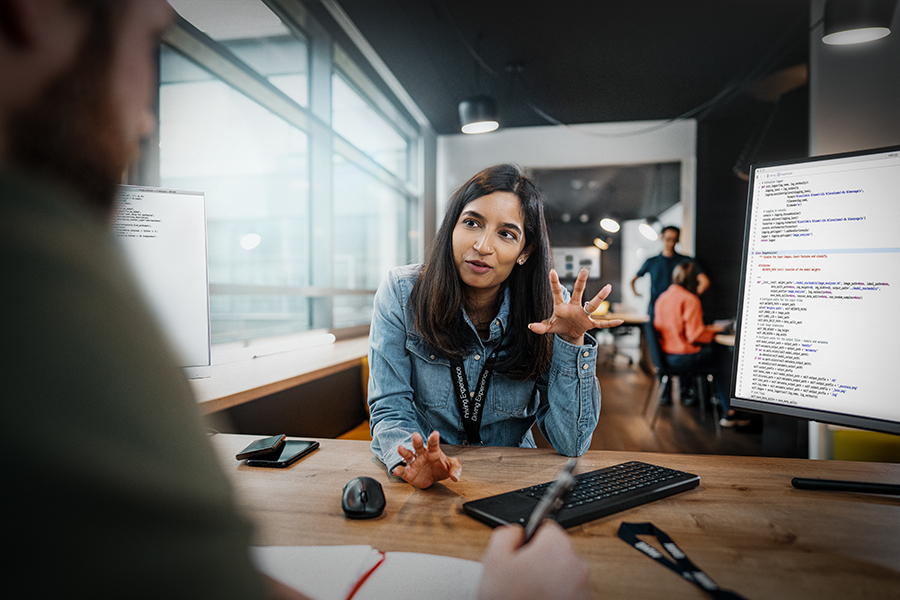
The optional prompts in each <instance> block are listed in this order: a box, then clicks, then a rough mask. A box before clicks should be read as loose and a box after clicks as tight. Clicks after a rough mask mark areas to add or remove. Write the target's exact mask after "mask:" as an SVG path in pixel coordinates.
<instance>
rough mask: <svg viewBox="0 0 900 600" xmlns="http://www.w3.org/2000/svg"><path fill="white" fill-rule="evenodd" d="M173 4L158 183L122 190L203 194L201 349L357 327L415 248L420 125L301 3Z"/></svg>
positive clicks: (164, 57) (194, 0)
mask: <svg viewBox="0 0 900 600" xmlns="http://www.w3.org/2000/svg"><path fill="white" fill-rule="evenodd" d="M172 4H173V6H174V7H175V9H176V10H177V11H178V12H179V14H180V15H181V16H182V17H183V18H184V19H185V21H179V22H178V23H177V24H176V26H175V27H174V28H173V30H172V31H170V32H169V33H167V34H166V38H165V40H164V42H165V43H164V47H163V49H162V51H161V55H160V96H159V111H160V115H159V116H160V118H159V123H160V125H159V154H158V157H157V159H158V165H159V181H158V182H154V181H143V182H134V183H139V184H146V185H161V186H164V187H172V188H178V189H187V190H201V191H204V192H206V198H207V223H208V238H209V283H210V313H211V328H212V341H213V343H214V344H215V343H223V342H229V341H236V340H249V339H256V338H261V337H275V336H285V335H291V334H295V333H300V332H303V331H307V330H311V329H322V328H326V329H341V328H356V327H359V326H364V325H368V324H369V322H370V321H371V314H372V302H373V298H374V293H375V289H376V288H377V287H378V284H379V283H380V282H381V280H382V278H383V277H384V276H385V274H386V273H387V271H388V269H390V268H391V267H394V266H396V265H400V264H405V263H407V262H409V261H410V259H411V257H412V256H416V255H419V254H420V253H421V249H419V248H418V237H416V236H415V234H411V233H410V232H411V231H418V227H416V226H415V225H414V224H415V223H417V222H418V221H417V214H418V204H419V202H420V201H421V197H420V196H419V195H417V193H416V192H414V191H412V190H413V189H414V188H413V182H414V181H415V180H416V177H417V175H416V174H415V172H414V170H413V168H412V163H411V161H410V156H412V155H414V149H415V148H416V144H417V143H418V137H419V136H420V135H421V133H419V132H418V129H417V128H416V126H415V125H414V124H412V123H411V121H410V120H409V119H408V118H405V117H404V116H403V113H402V111H401V110H400V109H399V108H398V107H397V106H396V105H395V104H394V103H393V101H392V100H390V99H389V98H388V97H387V96H385V95H384V94H383V93H382V92H380V91H378V89H377V86H375V85H374V84H373V82H371V81H369V80H368V79H367V78H366V76H365V75H363V74H362V70H361V69H359V67H358V66H357V65H355V64H354V63H353V61H352V59H350V58H349V56H348V55H347V54H346V53H344V52H342V51H341V50H340V49H339V48H338V47H337V45H336V44H334V43H333V41H332V40H331V38H330V35H329V34H328V33H326V32H325V30H324V29H323V28H322V27H321V26H314V27H309V28H308V26H309V24H310V22H311V19H312V17H311V16H310V15H308V14H306V13H305V12H304V9H303V7H302V5H300V4H299V3H298V4H285V5H284V6H283V7H282V8H284V9H285V10H286V13H285V15H286V16H285V17H284V18H285V19H288V20H289V21H288V20H286V21H284V22H282V20H281V19H280V18H278V17H276V16H275V14H274V13H272V12H271V11H270V10H269V9H268V7H267V6H266V5H265V4H264V3H263V2H261V1H260V0H233V1H231V2H228V3H227V4H219V3H212V2H203V1H199V0H173V1H172ZM310 30H312V31H316V32H318V33H316V35H317V36H322V37H323V39H321V40H319V39H318V38H311V37H309V33H308V32H309V31H310ZM314 42H315V43H314ZM316 49H318V50H316ZM328 49H333V51H329V50H328ZM313 65H316V67H315V68H313ZM313 74H317V75H316V76H313ZM329 98H330V99H331V103H330V105H329V104H328V103H327V102H326V101H327V100H328V99H329ZM329 119H331V121H330V122H329ZM151 164H152V163H151ZM313 165H315V167H313ZM154 169H155V167H154Z"/></svg>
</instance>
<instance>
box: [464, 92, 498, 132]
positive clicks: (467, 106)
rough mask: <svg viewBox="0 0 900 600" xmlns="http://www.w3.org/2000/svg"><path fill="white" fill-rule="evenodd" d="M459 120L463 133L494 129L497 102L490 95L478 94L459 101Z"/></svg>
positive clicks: (496, 124) (495, 125) (495, 126)
mask: <svg viewBox="0 0 900 600" xmlns="http://www.w3.org/2000/svg"><path fill="white" fill-rule="evenodd" d="M459 121H460V123H461V124H462V132H463V133H487V132H488V131H494V130H495V129H497V128H498V127H499V126H500V124H499V123H498V122H497V102H496V101H495V100H494V99H493V98H491V97H490V96H485V95H478V96H472V97H471V98H467V99H466V100H463V101H462V102H460V103H459Z"/></svg>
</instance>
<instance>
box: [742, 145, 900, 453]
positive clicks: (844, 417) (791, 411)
mask: <svg viewBox="0 0 900 600" xmlns="http://www.w3.org/2000/svg"><path fill="white" fill-rule="evenodd" d="M890 152H900V145H898V146H885V147H881V148H872V149H867V150H855V151H852V152H840V153H836V154H823V155H818V156H809V157H805V158H797V159H792V160H779V161H772V162H765V163H759V164H754V165H752V166H751V168H750V180H749V187H748V189H747V205H746V208H747V210H746V215H745V219H744V244H743V248H742V255H741V278H740V287H739V293H738V305H737V315H736V318H735V337H734V356H733V360H732V366H731V369H732V370H731V375H732V376H731V393H730V395H731V406H732V408H735V409H740V410H748V411H752V412H757V413H764V414H765V413H768V414H775V415H783V416H789V417H796V418H800V419H806V420H809V421H816V422H819V423H828V424H832V425H840V426H845V427H852V428H855V429H865V430H869V431H877V432H882V433H891V434H897V435H900V422H895V421H885V420H883V419H876V418H873V417H861V416H858V415H853V414H848V413H835V412H830V411H825V410H820V409H811V408H803V407H796V406H786V405H782V404H775V403H772V402H765V401H762V400H754V399H751V398H739V397H737V376H736V374H737V372H738V360H739V357H740V344H741V332H742V330H743V323H742V316H743V312H744V311H743V309H744V290H745V288H746V285H745V281H746V277H747V261H748V253H749V248H750V226H751V224H752V223H751V219H752V216H753V213H752V209H753V190H754V183H755V180H756V171H757V169H762V168H770V167H778V166H784V165H800V164H807V163H814V162H824V161H827V160H835V159H843V158H854V157H857V156H867V155H876V154H887V153H890ZM898 401H900V398H898Z"/></svg>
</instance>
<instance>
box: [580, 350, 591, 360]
mask: <svg viewBox="0 0 900 600" xmlns="http://www.w3.org/2000/svg"><path fill="white" fill-rule="evenodd" d="M581 355H582V356H583V357H585V358H587V357H588V355H590V352H588V351H587V350H585V351H584V352H582V353H581Z"/></svg>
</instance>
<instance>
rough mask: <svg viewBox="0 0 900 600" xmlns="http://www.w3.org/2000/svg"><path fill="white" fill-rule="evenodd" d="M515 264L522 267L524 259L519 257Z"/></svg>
mask: <svg viewBox="0 0 900 600" xmlns="http://www.w3.org/2000/svg"><path fill="white" fill-rule="evenodd" d="M516 262H517V263H519V266H522V265H524V264H525V259H524V258H523V257H521V256H520V257H519V260H517V261H516Z"/></svg>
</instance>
